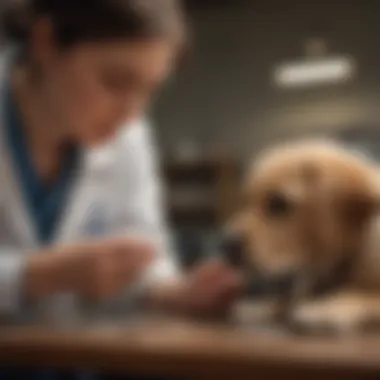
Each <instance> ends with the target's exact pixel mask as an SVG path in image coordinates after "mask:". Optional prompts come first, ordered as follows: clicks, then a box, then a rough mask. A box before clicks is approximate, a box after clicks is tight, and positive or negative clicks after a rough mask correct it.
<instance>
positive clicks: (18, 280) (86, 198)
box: [0, 54, 178, 321]
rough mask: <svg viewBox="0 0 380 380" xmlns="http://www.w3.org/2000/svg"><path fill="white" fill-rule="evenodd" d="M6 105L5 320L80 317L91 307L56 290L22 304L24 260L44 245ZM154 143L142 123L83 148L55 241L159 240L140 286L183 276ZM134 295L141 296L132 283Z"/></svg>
mask: <svg viewBox="0 0 380 380" xmlns="http://www.w3.org/2000/svg"><path fill="white" fill-rule="evenodd" d="M7 57H8V55H7V54H5V55H4V56H3V58H2V59H1V60H0V85H1V83H4V79H5V78H6V77H7V73H8V70H9V68H8V67H9V58H7ZM3 103H4V102H2V94H1V93H0V318H1V319H4V318H5V319H6V320H7V319H9V320H11V321H14V320H17V319H18V318H20V317H21V320H23V321H24V320H28V319H34V318H41V317H42V318H44V317H46V316H47V317H48V318H51V317H52V316H53V318H56V316H57V315H58V316H59V317H62V318H70V316H73V315H76V316H77V315H78V313H79V314H81V313H83V312H84V311H85V310H86V308H84V307H83V305H82V304H81V302H80V301H79V300H78V299H77V297H76V296H75V295H73V294H60V295H56V296H54V297H52V298H51V299H49V300H46V301H45V302H43V303H41V304H38V305H25V303H24V302H23V301H24V300H23V289H22V286H23V285H22V284H23V277H24V273H25V263H26V260H27V257H28V255H30V254H33V252H34V251H36V250H37V249H39V248H41V247H39V243H38V241H37V238H36V231H35V230H34V226H33V222H32V220H31V218H30V215H29V214H28V210H27V209H26V205H25V203H24V200H23V197H22V193H21V189H20V186H19V183H18V181H17V179H16V177H15V174H16V173H15V170H14V167H13V166H12V164H11V157H10V155H9V149H8V147H7V144H6V142H5V141H4V128H3V123H4V118H3V116H2V115H4V112H3V111H4V110H3ZM154 145H155V144H154V141H152V135H151V131H150V129H149V126H148V125H147V124H146V123H145V122H143V121H139V122H137V123H135V124H133V125H128V126H125V127H124V128H122V130H121V132H120V133H119V135H118V136H117V137H116V138H115V139H114V140H113V141H111V142H108V143H107V144H106V145H104V146H102V147H98V148H96V149H93V150H89V151H87V152H85V159H84V162H83V165H82V167H81V169H80V174H79V180H78V181H76V184H75V187H74V189H73V191H72V192H71V196H70V199H69V202H68V205H67V208H66V210H65V213H64V215H63V217H62V219H61V222H60V225H59V226H58V228H57V231H56V235H55V238H54V244H67V243H73V242H76V241H80V240H85V239H91V237H94V236H102V235H104V236H106V235H107V236H109V235H113V234H115V235H119V234H125V235H128V234H130V233H131V234H136V233H137V234H139V235H143V236H146V237H147V238H149V239H150V240H152V241H154V242H155V244H156V245H157V247H158V257H157V260H156V262H155V263H154V264H153V265H152V266H151V268H149V270H148V271H147V273H146V274H145V275H144V276H143V277H144V278H142V279H141V281H140V282H139V284H136V288H137V289H141V285H142V284H147V283H152V282H153V281H160V280H165V279H167V278H169V277H173V276H176V275H177V274H178V271H177V265H176V262H175V260H174V258H173V255H172V251H171V244H170V237H169V234H168V232H167V228H166V225H165V220H164V218H163V212H162V208H163V206H162V199H161V197H162V194H161V193H162V191H161V184H160V179H159V177H158V174H157V161H156V154H155V146H154ZM128 293H129V296H130V297H132V294H135V292H134V291H132V289H128V290H127V296H128Z"/></svg>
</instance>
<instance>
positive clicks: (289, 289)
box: [219, 234, 299, 298]
mask: <svg viewBox="0 0 380 380" xmlns="http://www.w3.org/2000/svg"><path fill="white" fill-rule="evenodd" d="M219 251H220V252H221V254H222V257H223V259H224V260H225V262H226V263H228V265H231V266H233V267H234V268H236V269H239V270H241V271H242V272H245V273H246V279H247V288H248V289H247V290H248V293H249V295H250V296H252V297H255V298H256V297H258V298H264V297H275V298H284V297H290V296H291V295H292V294H293V292H294V289H295V287H296V283H297V281H298V278H299V276H298V273H296V272H294V273H293V272H289V273H284V274H281V275H277V276H265V275H262V274H261V273H260V272H259V271H258V270H257V269H256V268H255V267H253V266H252V264H251V263H249V262H248V260H247V257H248V253H247V252H246V249H245V243H244V240H243V239H242V238H240V237H239V236H237V235H232V234H230V235H226V236H224V237H223V239H222V242H221V244H220V247H219Z"/></svg>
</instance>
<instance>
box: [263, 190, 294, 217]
mask: <svg viewBox="0 0 380 380" xmlns="http://www.w3.org/2000/svg"><path fill="white" fill-rule="evenodd" d="M265 208H266V210H265V211H266V214H267V215H268V216H271V217H283V216H288V215H289V214H290V213H291V212H292V210H293V205H292V203H291V202H290V200H289V199H287V198H286V196H285V195H284V194H280V193H274V194H271V195H270V196H269V197H268V199H267V201H266V206H265Z"/></svg>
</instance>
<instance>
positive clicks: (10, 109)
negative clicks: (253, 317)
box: [0, 0, 240, 322]
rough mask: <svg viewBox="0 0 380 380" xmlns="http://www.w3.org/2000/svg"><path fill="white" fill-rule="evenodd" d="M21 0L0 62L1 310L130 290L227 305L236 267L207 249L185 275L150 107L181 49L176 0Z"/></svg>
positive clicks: (118, 299)
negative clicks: (166, 213)
mask: <svg viewBox="0 0 380 380" xmlns="http://www.w3.org/2000/svg"><path fill="white" fill-rule="evenodd" d="M12 3H14V5H13V6H12V7H11V8H10V11H9V12H6V15H5V17H4V18H3V34H4V37H5V41H6V47H5V50H4V53H3V55H2V58H1V65H0V83H1V98H0V107H1V108H0V126H1V132H0V136H1V139H0V144H1V146H0V155H1V157H0V179H1V180H0V183H1V187H0V202H1V207H0V316H1V320H2V321H4V322H8V321H11V322H25V321H31V320H44V321H45V320H50V318H53V319H54V318H58V317H59V318H60V319H63V320H70V319H71V318H76V317H77V316H78V315H86V313H88V310H89V309H91V312H94V310H97V308H96V307H95V308H94V305H99V310H101V307H100V305H104V304H106V305H107V308H108V310H109V308H110V305H111V304H112V305H121V304H122V303H123V302H126V301H127V300H131V299H135V300H140V301H141V302H142V301H144V305H145V306H147V307H152V308H153V307H158V308H166V309H167V310H173V311H175V312H186V313H212V312H214V311H220V310H222V309H223V308H224V307H226V306H228V304H229V302H230V301H231V300H232V299H233V297H234V296H235V294H236V291H237V290H238V289H239V287H240V282H239V279H238V278H237V276H236V275H235V273H233V272H232V270H230V269H229V268H228V267H226V266H225V265H223V264H221V263H218V262H207V263H204V264H203V265H200V266H199V267H198V268H197V269H196V270H195V271H194V272H193V273H190V274H187V275H183V274H181V273H180V271H179V268H178V266H177V264H176V260H175V257H174V256H173V253H172V250H171V244H170V236H169V234H168V232H167V228H166V226H165V220H164V217H163V212H162V205H161V185H160V178H159V176H158V174H157V171H156V164H157V159H156V154H155V141H154V136H153V134H152V131H151V129H150V126H149V123H148V121H147V120H148V118H147V116H146V115H147V114H148V109H149V103H150V100H151V99H152V97H153V96H154V94H155V91H156V90H157V89H158V88H159V86H160V85H161V84H162V83H163V82H164V81H165V80H166V79H167V78H168V76H169V75H170V74H171V73H172V71H173V70H174V69H175V66H176V64H177V62H178V60H179V57H180V55H181V52H182V51H183V48H184V44H185V38H186V35H185V34H186V33H185V23H184V20H183V15H182V13H181V10H180V9H179V7H178V4H177V2H176V1H175V0H174V1H172V0H154V1H151V0H112V1H111V0H75V1H68V0H24V1H17V2H12ZM128 302H129V301H128ZM128 302H127V303H128ZM88 305H91V307H90V308H89V307H88Z"/></svg>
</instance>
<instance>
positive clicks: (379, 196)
mask: <svg viewBox="0 0 380 380" xmlns="http://www.w3.org/2000/svg"><path fill="white" fill-rule="evenodd" d="M374 182H375V181H373V182H372V181H371V183H368V182H367V183H365V182H364V181H363V182H362V183H357V184H356V186H355V184H352V186H351V185H350V184H349V183H348V184H347V185H346V186H345V187H344V188H343V187H342V188H341V192H340V195H339V194H337V197H338V198H337V200H336V201H337V203H338V210H339V212H340V215H341V217H342V218H344V221H345V224H348V225H349V226H352V227H355V228H360V227H363V226H364V225H365V224H366V223H368V222H370V221H371V219H372V218H373V217H374V216H375V215H376V214H377V213H379V212H380V186H379V185H380V183H378V184H376V183H374Z"/></svg>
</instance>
